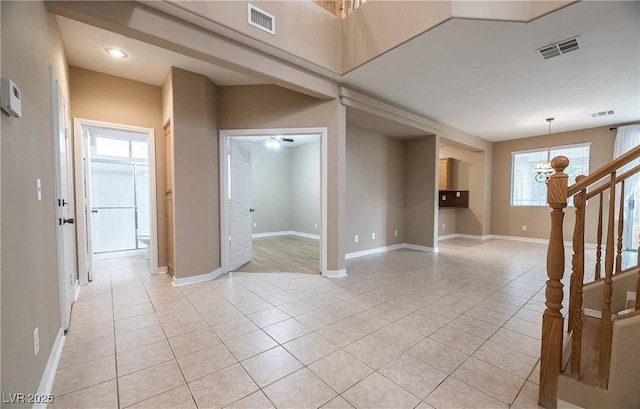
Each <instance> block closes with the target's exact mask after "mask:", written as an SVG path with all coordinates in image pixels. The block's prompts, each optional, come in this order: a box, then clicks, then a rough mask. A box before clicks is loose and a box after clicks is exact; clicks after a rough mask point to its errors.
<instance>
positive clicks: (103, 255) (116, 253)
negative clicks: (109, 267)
mask: <svg viewBox="0 0 640 409" xmlns="http://www.w3.org/2000/svg"><path fill="white" fill-rule="evenodd" d="M147 253H148V249H139V250H125V251H111V252H108V253H98V254H94V255H93V260H109V259H112V258H122V257H135V256H144V255H146V254H147Z"/></svg>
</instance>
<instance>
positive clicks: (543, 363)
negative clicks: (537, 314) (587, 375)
mask: <svg viewBox="0 0 640 409" xmlns="http://www.w3.org/2000/svg"><path fill="white" fill-rule="evenodd" d="M567 166H569V159H568V158H567V157H565V156H556V157H555V158H553V160H552V161H551V167H552V168H553V169H554V170H555V173H554V174H553V175H551V177H550V178H549V180H548V182H547V202H548V203H549V207H551V234H550V236H549V247H548V250H547V277H548V278H549V279H548V280H547V288H546V291H545V296H546V302H545V305H546V306H547V308H546V310H545V311H544V315H543V316H542V348H541V349H542V350H541V353H540V391H539V394H538V403H539V404H540V405H541V406H543V407H545V408H547V409H549V408H552V409H556V408H557V405H558V376H560V367H561V365H562V327H563V318H562V313H561V312H560V310H561V309H562V298H563V293H562V282H561V281H560V280H562V276H563V275H564V236H563V226H562V224H563V221H564V208H565V207H567V190H568V189H567V188H568V179H569V177H568V176H567V175H566V174H565V173H564V170H565V169H566V168H567Z"/></svg>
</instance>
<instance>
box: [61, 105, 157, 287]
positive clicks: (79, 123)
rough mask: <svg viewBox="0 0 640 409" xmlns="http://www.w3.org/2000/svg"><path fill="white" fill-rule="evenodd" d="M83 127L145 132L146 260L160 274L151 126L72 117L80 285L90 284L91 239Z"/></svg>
mask: <svg viewBox="0 0 640 409" xmlns="http://www.w3.org/2000/svg"><path fill="white" fill-rule="evenodd" d="M83 126H94V127H100V128H110V129H115V130H118V131H129V132H138V133H144V134H147V138H148V139H147V142H148V143H147V147H148V149H149V152H148V155H147V156H148V166H149V207H150V209H149V218H150V219H151V220H149V222H150V225H151V232H150V234H151V237H150V243H149V263H150V270H149V271H150V272H151V274H160V273H163V272H165V271H164V269H162V271H161V270H160V268H159V266H158V216H157V215H158V207H157V198H156V188H157V186H156V141H155V130H154V129H152V128H143V127H139V126H131V125H122V124H116V123H111V122H103V121H94V120H92V119H83V118H73V129H74V157H75V167H76V174H75V185H76V203H77V204H78V205H77V206H76V220H77V222H76V229H77V235H78V269H79V272H80V273H79V274H80V285H87V284H88V283H89V270H88V266H87V263H86V260H87V256H88V254H87V242H88V241H89V240H91V238H90V237H87V234H86V231H87V229H86V227H87V214H86V207H87V203H85V200H84V194H83V192H84V185H83V184H84V181H83V179H82V172H81V171H79V170H80V169H82V166H83V163H82V159H83V157H82V152H83V147H84V143H86V141H85V137H84V134H83V133H82V127H83Z"/></svg>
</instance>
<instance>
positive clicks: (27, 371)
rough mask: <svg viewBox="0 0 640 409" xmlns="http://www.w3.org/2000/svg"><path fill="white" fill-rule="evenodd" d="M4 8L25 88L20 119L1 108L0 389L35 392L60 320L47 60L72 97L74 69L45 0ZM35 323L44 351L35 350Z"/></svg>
mask: <svg viewBox="0 0 640 409" xmlns="http://www.w3.org/2000/svg"><path fill="white" fill-rule="evenodd" d="M0 7H1V10H2V12H1V14H2V24H1V27H2V35H1V37H2V67H1V69H2V76H3V77H8V78H11V79H13V81H14V82H15V83H16V84H17V85H18V87H20V90H21V92H22V118H21V119H17V118H8V117H7V116H5V115H4V114H1V116H2V124H1V129H2V141H1V149H0V151H1V153H2V159H1V164H2V170H1V175H2V183H1V185H2V194H1V197H2V204H1V209H2V215H1V224H2V233H1V236H2V238H1V243H2V250H1V252H2V266H1V271H2V296H1V303H2V363H1V366H2V367H1V370H2V374H3V376H2V393H18V392H22V393H36V392H37V390H38V386H39V384H40V380H41V378H42V375H43V372H44V368H45V366H46V364H47V360H48V359H49V354H50V353H51V351H52V347H53V344H54V341H55V339H56V335H57V334H58V331H59V330H60V325H61V324H60V306H59V300H58V272H57V270H58V266H57V252H56V207H55V195H54V179H53V169H54V167H53V142H52V141H53V139H52V134H51V116H50V101H49V98H50V96H49V89H50V84H49V65H53V67H54V70H55V74H56V77H57V79H58V81H59V83H60V90H61V92H62V95H63V96H64V97H65V99H66V101H69V89H68V70H67V63H66V59H65V56H64V50H63V47H62V43H61V40H60V34H59V32H58V28H57V24H56V22H55V18H54V17H53V16H51V15H49V14H47V13H46V11H45V8H44V5H43V4H42V3H41V2H6V1H3V2H1V3H0ZM36 178H40V179H42V188H43V191H42V201H37V200H36V195H35V183H36V182H35V181H36ZM36 327H38V328H39V332H40V352H39V353H38V355H37V356H34V353H33V331H34V329H35V328H36ZM3 407H5V405H3ZM7 407H9V406H8V405H7Z"/></svg>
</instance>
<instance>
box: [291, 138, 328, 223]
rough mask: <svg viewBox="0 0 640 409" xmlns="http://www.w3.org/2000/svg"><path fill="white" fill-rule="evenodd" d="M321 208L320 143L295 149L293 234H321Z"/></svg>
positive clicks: (293, 164) (293, 166)
mask: <svg viewBox="0 0 640 409" xmlns="http://www.w3.org/2000/svg"><path fill="white" fill-rule="evenodd" d="M320 204H321V199H320V142H319V141H318V142H310V143H306V144H304V145H300V146H296V147H294V148H291V227H292V230H293V231H298V232H302V233H308V234H320ZM316 224H317V225H318V227H317V228H316V227H315V225H316Z"/></svg>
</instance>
